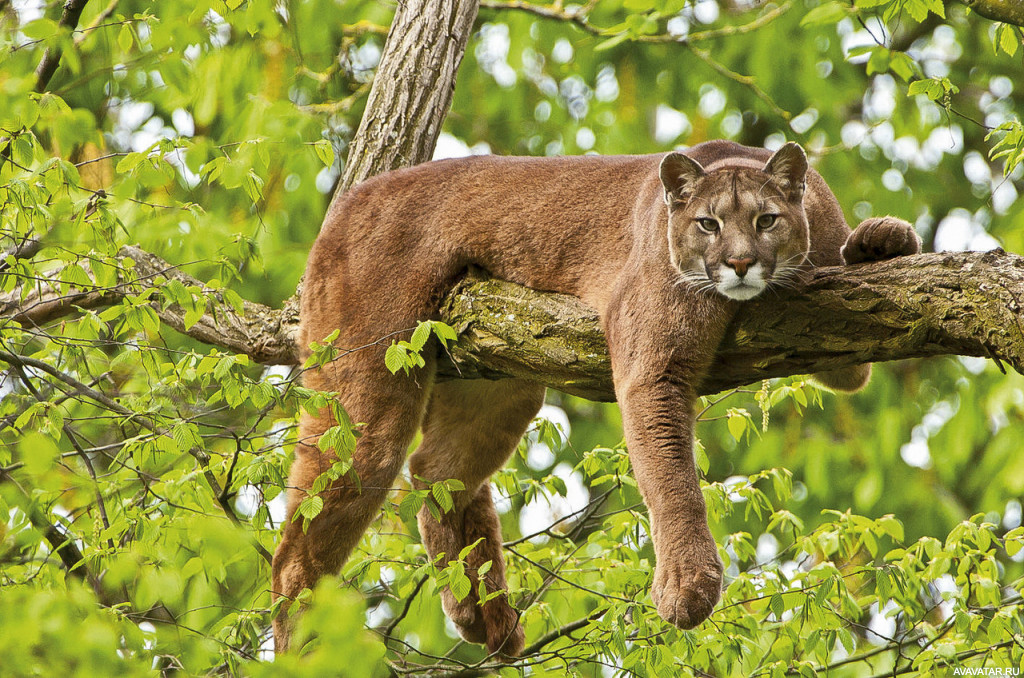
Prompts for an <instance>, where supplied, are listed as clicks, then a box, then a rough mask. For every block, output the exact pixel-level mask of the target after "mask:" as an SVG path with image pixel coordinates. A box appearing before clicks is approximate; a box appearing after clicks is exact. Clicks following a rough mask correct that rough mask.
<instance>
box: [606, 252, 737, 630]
mask: <svg viewBox="0 0 1024 678" xmlns="http://www.w3.org/2000/svg"><path fill="white" fill-rule="evenodd" d="M642 274H645V275H646V276H647V279H648V281H650V280H651V278H653V277H654V275H656V273H655V274H654V275H652V274H650V273H646V272H642ZM639 289H641V286H639V285H635V284H632V283H631V281H629V280H625V281H620V284H619V285H617V290H616V292H615V297H614V298H613V301H612V303H611V304H610V307H609V309H608V310H607V316H606V323H605V327H606V333H607V336H608V346H609V351H610V353H611V358H612V375H613V378H614V381H615V395H616V399H617V400H618V402H619V406H620V408H621V409H622V424H623V429H624V432H625V436H626V445H627V447H628V450H629V459H630V462H631V463H632V466H633V474H634V476H635V477H636V481H637V485H638V486H639V488H640V493H641V495H642V496H643V498H644V503H645V504H647V508H648V510H649V513H650V521H651V538H652V540H653V542H654V553H655V557H656V559H657V561H656V564H655V572H654V584H653V586H652V588H651V597H652V598H653V600H654V603H655V605H656V606H657V608H658V614H659V615H661V617H662V618H663V619H665V620H666V621H669V622H671V623H672V624H675V625H676V626H678V627H680V628H686V629H688V628H693V627H694V626H696V625H697V624H700V623H701V622H702V621H704V620H705V619H707V617H708V615H710V614H711V611H712V609H714V606H715V604H716V603H717V602H718V599H719V597H720V596H721V590H722V561H721V560H720V559H719V557H718V547H717V546H716V545H715V540H714V538H713V537H712V536H711V530H710V529H709V528H708V522H707V511H706V509H705V507H704V496H703V494H702V493H701V489H700V481H699V478H698V473H697V467H696V464H695V461H694V458H693V433H694V419H695V414H694V405H695V403H696V398H697V396H696V392H697V387H698V385H699V384H700V381H701V380H702V379H703V377H704V375H705V374H706V372H707V369H708V367H709V366H710V365H711V363H712V361H713V359H714V353H715V350H716V348H717V347H718V344H719V342H720V340H721V337H722V334H723V333H724V331H725V327H726V325H727V324H728V322H729V320H730V319H731V317H732V315H733V312H734V311H735V305H734V304H733V302H728V301H726V300H725V299H723V298H719V297H711V296H701V297H699V298H694V297H692V296H689V295H686V294H680V293H679V292H677V291H676V289H674V288H673V286H672V285H671V284H666V285H665V286H664V287H662V288H660V289H658V292H655V293H653V294H652V293H651V290H650V288H649V287H648V288H647V289H646V290H644V292H643V293H642V294H643V295H644V298H643V299H640V298H638V296H637V295H638V294H641V293H640V292H638V291H637V290H639ZM655 297H658V298H655Z"/></svg>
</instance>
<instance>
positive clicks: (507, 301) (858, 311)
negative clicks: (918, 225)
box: [441, 250, 1024, 401]
mask: <svg viewBox="0 0 1024 678" xmlns="http://www.w3.org/2000/svg"><path fill="white" fill-rule="evenodd" d="M1022 313H1024V257H1019V256H1016V255H1012V254H1005V253H1003V252H1002V251H1001V250H996V251H993V252H987V253H984V254H978V253H942V254H922V255H918V256H914V257H902V258H899V259H893V260H891V261H887V262H879V263H872V264H862V265H858V266H849V267H827V268H820V269H816V270H814V271H812V272H810V273H809V274H808V276H807V279H806V285H805V286H804V287H802V288H801V289H800V290H797V291H785V292H779V293H778V295H775V294H772V293H769V294H767V295H765V296H764V297H763V298H760V299H757V300H754V301H751V302H747V303H745V304H744V306H743V309H742V311H741V312H740V314H739V315H738V316H737V319H736V321H735V322H734V323H733V325H732V326H731V328H730V329H729V331H728V333H727V335H726V338H725V340H724V342H723V344H722V346H721V348H720V350H719V353H718V360H717V362H716V364H715V366H714V368H713V369H712V370H711V374H710V375H709V377H708V379H707V380H706V381H705V383H704V384H703V386H702V388H701V391H702V393H705V394H707V393H715V392H718V391H721V390H723V389H727V388H731V387H734V386H739V385H742V384H748V383H751V382H754V381H758V380H760V379H767V378H772V377H784V376H790V375H794V374H809V373H813V372H820V371H825V370H831V369H837V368H840V367H846V366H849V365H855V364H858V363H865V362H882V361H886V360H898V359H903V358H920V357H926V356H936V355H948V354H953V355H970V356H983V357H990V358H994V359H996V360H1000V361H1004V362H1006V363H1008V364H1009V365H1011V366H1012V367H1013V368H1014V369H1015V370H1017V371H1018V372H1021V373H1024V326H1022V323H1024V320H1022ZM442 318H443V319H444V320H445V321H446V322H448V323H449V324H451V325H452V326H453V327H455V329H456V330H457V331H458V332H459V337H460V338H459V342H458V344H457V345H455V346H453V347H452V348H451V356H452V359H453V360H452V364H451V365H446V366H444V367H443V368H442V370H441V376H442V377H443V378H451V377H455V376H461V377H463V378H467V377H485V378H491V379H493V378H501V377H510V376H511V377H522V378H526V379H532V380H534V381H538V382H540V383H543V384H545V385H546V386H549V387H551V388H555V389H558V390H561V391H565V392H567V393H572V394H575V395H580V396H583V397H585V398H590V399H592V400H607V401H610V400H614V397H615V396H614V393H613V391H612V384H611V363H610V361H609V358H608V355H607V352H606V348H605V342H604V338H603V336H602V335H601V333H600V328H599V325H598V319H597V314H596V312H595V311H593V310H592V309H589V308H587V307H586V306H584V305H583V304H581V303H580V302H579V301H578V300H576V299H574V298H572V297H565V296H562V295H552V294H540V293H537V292H533V291H531V290H527V289H525V288H523V287H520V286H518V285H514V284H512V283H507V282H502V281H495V280H490V281H479V280H477V281H473V280H468V281H465V282H464V283H463V284H462V285H460V287H459V288H458V289H456V290H455V291H454V293H453V294H451V295H449V297H448V299H447V300H446V304H445V309H444V312H443V313H442Z"/></svg>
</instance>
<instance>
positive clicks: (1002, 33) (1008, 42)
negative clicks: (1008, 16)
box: [996, 24, 1020, 57]
mask: <svg viewBox="0 0 1024 678" xmlns="http://www.w3.org/2000/svg"><path fill="white" fill-rule="evenodd" d="M996 36H997V37H996V39H997V41H998V44H999V48H1000V49H1002V50H1003V51H1004V52H1006V53H1007V54H1009V55H1010V56H1011V57H1013V56H1016V54H1017V47H1019V46H1020V38H1019V37H1018V36H1017V29H1016V28H1015V27H1014V26H1011V25H1010V24H1000V25H999V28H998V29H997V31H996Z"/></svg>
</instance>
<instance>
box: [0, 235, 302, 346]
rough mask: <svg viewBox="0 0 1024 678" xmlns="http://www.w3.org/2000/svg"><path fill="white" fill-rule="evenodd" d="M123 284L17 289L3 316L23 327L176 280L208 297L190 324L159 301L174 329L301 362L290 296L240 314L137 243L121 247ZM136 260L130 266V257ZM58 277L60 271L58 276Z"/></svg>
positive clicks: (0, 311)
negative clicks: (278, 304)
mask: <svg viewBox="0 0 1024 678" xmlns="http://www.w3.org/2000/svg"><path fill="white" fill-rule="evenodd" d="M118 260H119V262H120V263H121V266H120V268H119V278H120V280H119V283H118V284H117V285H115V286H113V287H95V288H92V289H83V290H81V291H78V292H74V293H70V294H64V295H61V294H59V293H57V292H56V290H54V289H53V287H52V285H41V286H40V287H39V288H37V289H36V290H34V291H32V292H30V293H29V294H28V295H27V296H25V297H24V298H22V296H21V295H22V290H21V289H18V288H16V289H15V290H14V291H13V292H11V293H9V294H2V295H0V318H3V317H7V318H10V319H12V320H14V321H17V322H19V323H21V324H23V325H33V326H38V325H43V324H45V323H47V322H50V321H53V320H56V319H58V318H62V317H64V316H67V315H70V314H73V313H76V312H77V310H78V309H83V308H102V307H105V306H110V305H113V304H116V303H118V302H120V301H121V300H122V299H124V298H125V297H126V296H131V295H134V294H137V293H138V292H139V291H141V289H142V288H143V287H144V286H140V285H139V283H142V282H145V283H146V285H145V286H150V285H153V284H158V283H159V284H162V283H166V282H167V281H170V280H177V281H179V282H181V283H182V284H183V285H185V287H198V288H200V289H201V290H202V291H203V293H204V296H205V297H206V299H207V309H206V313H204V314H203V316H202V317H201V318H199V320H198V321H197V322H195V324H192V325H190V326H188V327H186V323H185V317H186V313H185V309H183V308H181V307H180V306H178V305H176V304H173V305H170V306H168V307H166V308H164V306H163V304H161V303H160V302H159V301H154V302H153V304H152V307H153V309H154V310H155V311H156V313H157V315H158V316H159V317H160V320H161V321H162V322H163V323H164V324H166V325H168V326H169V327H171V328H173V329H174V330H177V331H178V332H181V333H182V334H185V335H188V336H190V337H192V338H193V339H197V340H199V341H201V342H203V343H206V344H211V345H213V346H219V347H221V348H226V349H228V350H231V351H235V352H237V353H244V354H246V355H248V356H249V357H251V358H252V359H253V360H255V361H257V362H261V363H268V364H283V365H292V364H295V363H296V362H297V360H298V351H297V349H296V347H295V343H294V334H295V331H296V330H297V329H298V323H299V313H298V308H297V306H296V305H295V299H294V298H293V299H289V300H288V302H286V303H285V305H284V308H282V309H273V308H270V307H269V306H264V305H263V304H256V303H253V302H249V301H243V302H242V307H243V313H241V314H239V313H238V312H237V311H236V310H235V308H234V307H233V306H232V305H231V304H230V303H229V302H228V301H227V300H226V299H225V298H224V295H223V294H222V293H221V292H219V291H218V290H211V289H210V288H208V287H206V286H205V284H204V283H203V282H201V281H200V280H197V279H196V278H193V277H192V276H190V275H189V274H187V273H185V272H183V271H181V270H179V268H178V267H177V266H175V265H173V264H169V263H167V262H166V261H164V260H163V259H161V258H160V257H158V256H156V255H154V254H151V253H149V252H146V251H145V250H142V249H140V248H138V247H133V246H127V247H123V248H121V251H120V252H119V254H118ZM129 260H130V261H131V262H132V263H131V264H125V262H126V261H129ZM57 277H59V273H58V274H57Z"/></svg>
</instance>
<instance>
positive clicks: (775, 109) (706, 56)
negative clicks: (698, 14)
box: [686, 44, 793, 120]
mask: <svg viewBox="0 0 1024 678" xmlns="http://www.w3.org/2000/svg"><path fill="white" fill-rule="evenodd" d="M686 46H687V48H688V49H689V50H690V51H691V52H693V54H694V56H696V57H697V58H698V59H700V60H701V61H703V62H704V63H706V64H707V65H708V66H710V67H711V69H712V70H714V71H715V72H716V73H718V74H719V75H721V76H723V77H726V78H728V79H729V80H732V81H733V82H737V83H739V84H741V85H743V86H744V87H747V88H749V89H750V91H751V92H753V93H754V96H756V97H757V98H758V99H760V100H761V101H763V102H764V103H765V105H766V106H768V108H769V109H771V111H772V113H774V114H775V115H777V116H779V117H780V118H782V119H783V120H791V119H792V118H793V114H792V113H790V112H789V111H787V110H786V109H784V108H782V107H781V106H779V105H778V104H777V103H775V100H774V99H772V98H771V96H769V94H768V93H767V92H765V91H764V90H763V89H761V87H760V85H758V84H757V80H756V79H755V78H754V77H753V76H750V75H743V74H742V73H737V72H736V71H733V70H731V69H729V68H728V67H726V66H724V65H723V64H721V63H719V62H718V61H716V60H715V59H714V58H713V57H712V56H711V51H710V50H704V49H700V48H699V47H693V46H692V45H690V44H687V45H686Z"/></svg>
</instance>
